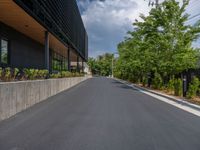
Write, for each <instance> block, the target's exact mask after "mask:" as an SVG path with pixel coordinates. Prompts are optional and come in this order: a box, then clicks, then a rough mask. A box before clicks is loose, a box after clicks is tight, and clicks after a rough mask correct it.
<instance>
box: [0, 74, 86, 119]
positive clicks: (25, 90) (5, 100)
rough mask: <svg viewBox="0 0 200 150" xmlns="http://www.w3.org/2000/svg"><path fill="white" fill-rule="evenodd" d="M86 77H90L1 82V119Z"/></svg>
mask: <svg viewBox="0 0 200 150" xmlns="http://www.w3.org/2000/svg"><path fill="white" fill-rule="evenodd" d="M86 79H88V77H75V78H62V79H47V80H34V81H20V82H2V83H0V121H1V120H4V119H7V118H9V117H11V116H13V115H15V114H16V113H18V112H20V111H22V110H25V109H27V108H29V107H31V106H33V105H34V104H36V103H39V102H41V101H43V100H45V99H47V98H49V97H51V96H53V95H56V94H58V93H60V92H62V91H64V90H67V89H69V88H71V87H73V86H74V85H76V84H78V83H80V82H82V81H84V80H86Z"/></svg>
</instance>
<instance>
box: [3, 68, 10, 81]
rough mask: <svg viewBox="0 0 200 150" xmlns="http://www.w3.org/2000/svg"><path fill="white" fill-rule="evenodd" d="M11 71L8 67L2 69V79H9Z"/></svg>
mask: <svg viewBox="0 0 200 150" xmlns="http://www.w3.org/2000/svg"><path fill="white" fill-rule="evenodd" d="M11 72H12V71H11V68H10V67H8V68H5V69H4V81H10V80H11V75H12V73H11Z"/></svg>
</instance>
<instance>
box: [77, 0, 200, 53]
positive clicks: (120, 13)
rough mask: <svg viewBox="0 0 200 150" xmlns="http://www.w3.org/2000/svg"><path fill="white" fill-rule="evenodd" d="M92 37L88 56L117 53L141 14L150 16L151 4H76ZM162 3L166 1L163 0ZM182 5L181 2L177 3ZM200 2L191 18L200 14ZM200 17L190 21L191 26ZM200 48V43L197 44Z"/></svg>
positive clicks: (194, 1)
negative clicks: (121, 42)
mask: <svg viewBox="0 0 200 150" xmlns="http://www.w3.org/2000/svg"><path fill="white" fill-rule="evenodd" d="M77 1H78V5H79V9H80V11H81V15H82V18H83V22H84V24H85V27H86V30H87V32H88V36H89V56H90V57H95V56H97V55H100V54H103V53H105V52H110V53H113V52H116V51H117V44H118V43H119V42H120V41H122V40H123V39H124V37H125V36H126V33H127V31H129V30H132V23H133V22H134V20H135V19H139V15H140V14H141V13H143V14H145V15H148V12H149V11H150V7H148V0H146V1H144V0H77ZM160 1H163V0H160ZM178 1H181V0H178ZM199 6H200V0H191V2H190V5H189V7H188V9H187V12H188V13H189V14H192V15H191V17H192V16H195V15H197V14H200V9H199ZM198 19H200V15H198V16H197V17H194V18H193V19H191V20H190V21H189V22H188V23H190V24H192V23H194V22H196V21H197V20H198ZM194 46H200V40H199V41H198V42H196V43H194Z"/></svg>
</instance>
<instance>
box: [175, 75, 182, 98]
mask: <svg viewBox="0 0 200 150" xmlns="http://www.w3.org/2000/svg"><path fill="white" fill-rule="evenodd" d="M182 88H183V83H182V80H181V79H175V80H174V93H175V95H176V96H181V95H182Z"/></svg>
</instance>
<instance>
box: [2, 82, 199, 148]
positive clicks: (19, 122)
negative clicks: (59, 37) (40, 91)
mask: <svg viewBox="0 0 200 150" xmlns="http://www.w3.org/2000/svg"><path fill="white" fill-rule="evenodd" d="M0 150H200V118H199V117H197V116H195V115H193V114H190V113H188V112H185V111H184V110H181V109H178V108H176V107H174V106H172V105H169V104H167V103H164V102H161V101H159V100H157V99H155V98H153V97H150V96H148V95H145V94H143V93H140V92H139V91H137V90H134V89H131V88H130V87H128V86H126V85H124V84H122V83H119V82H118V81H115V80H112V79H107V78H92V79H89V80H87V81H85V82H83V83H81V84H79V85H78V86H75V87H73V88H71V89H70V90H67V91H64V92H62V93H60V94H58V95H56V96H54V97H51V98H49V99H48V100H46V101H44V102H42V103H40V104H37V105H35V106H34V107H32V108H30V109H28V110H26V111H24V112H22V113H19V114H17V115H16V116H14V117H12V118H10V119H8V120H6V121H3V122H1V123H0Z"/></svg>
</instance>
